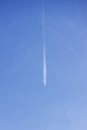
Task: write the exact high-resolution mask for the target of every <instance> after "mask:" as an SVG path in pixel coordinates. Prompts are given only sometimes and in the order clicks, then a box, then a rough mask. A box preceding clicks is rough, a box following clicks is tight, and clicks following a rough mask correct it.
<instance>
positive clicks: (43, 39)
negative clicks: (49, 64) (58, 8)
mask: <svg viewBox="0 0 87 130" xmlns="http://www.w3.org/2000/svg"><path fill="white" fill-rule="evenodd" d="M42 41H43V84H44V86H46V83H47V79H46V78H47V76H46V75H47V74H46V43H45V8H44V0H42Z"/></svg>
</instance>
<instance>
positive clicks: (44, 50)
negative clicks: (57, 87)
mask: <svg viewBox="0 0 87 130" xmlns="http://www.w3.org/2000/svg"><path fill="white" fill-rule="evenodd" d="M46 83H47V80H46V47H43V84H44V86H46Z"/></svg>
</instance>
